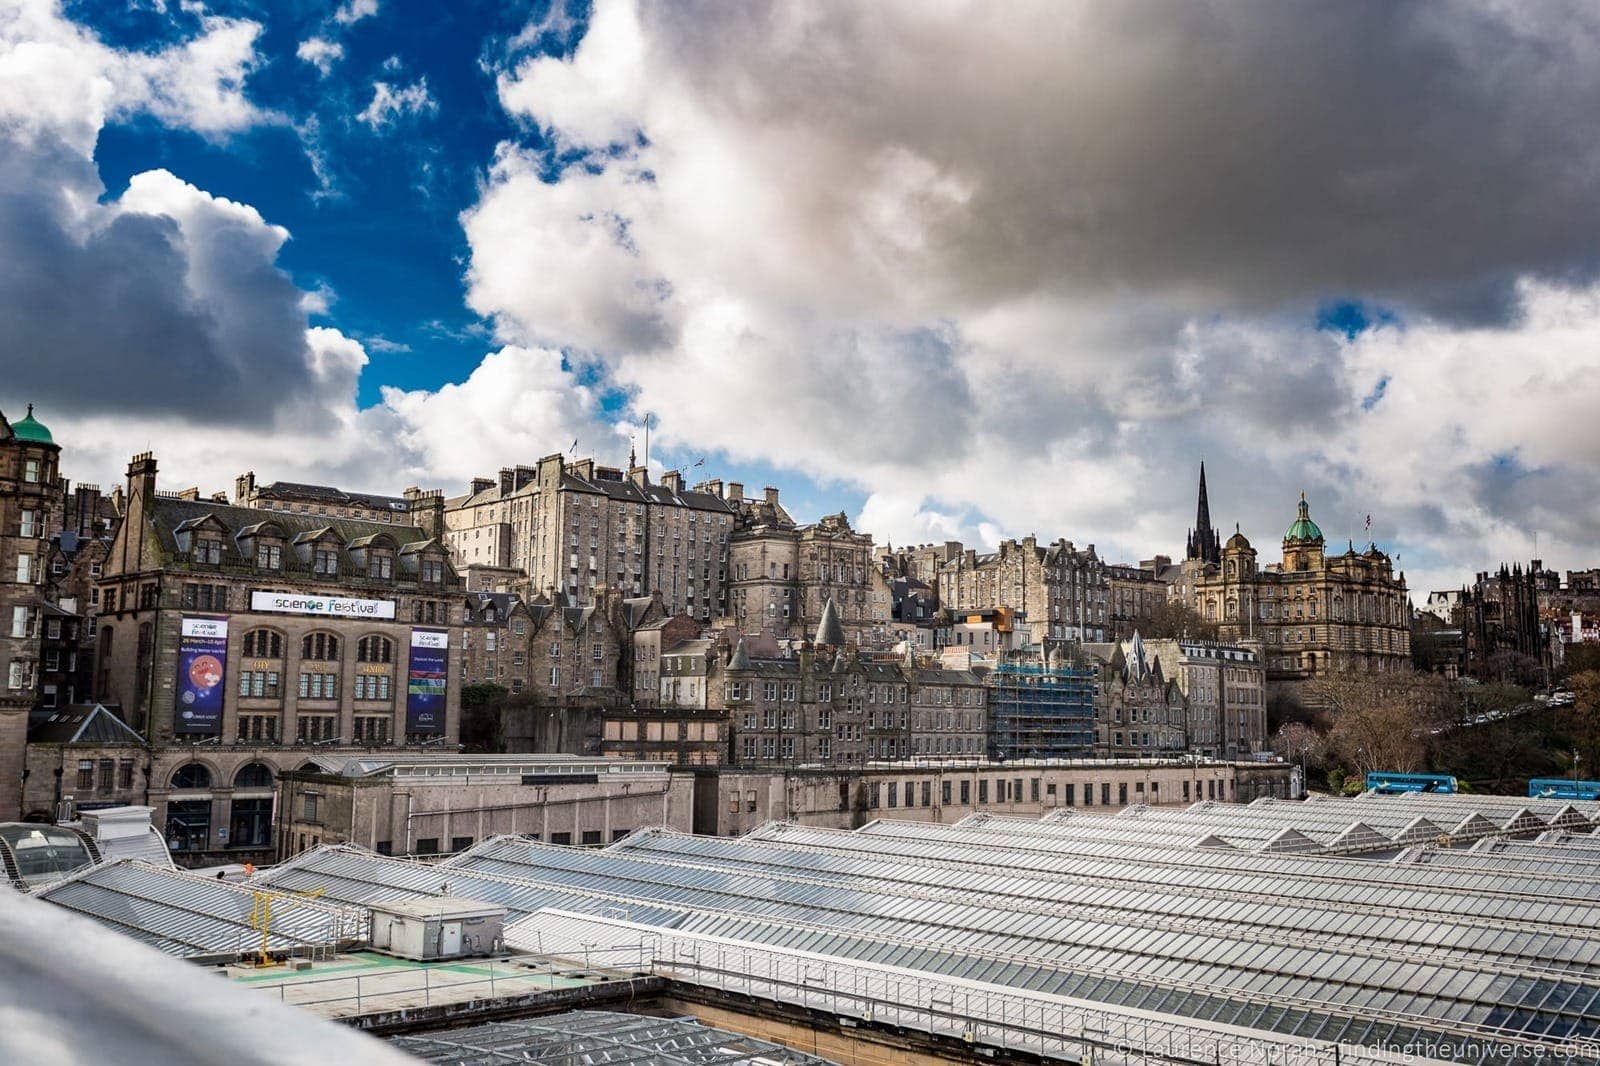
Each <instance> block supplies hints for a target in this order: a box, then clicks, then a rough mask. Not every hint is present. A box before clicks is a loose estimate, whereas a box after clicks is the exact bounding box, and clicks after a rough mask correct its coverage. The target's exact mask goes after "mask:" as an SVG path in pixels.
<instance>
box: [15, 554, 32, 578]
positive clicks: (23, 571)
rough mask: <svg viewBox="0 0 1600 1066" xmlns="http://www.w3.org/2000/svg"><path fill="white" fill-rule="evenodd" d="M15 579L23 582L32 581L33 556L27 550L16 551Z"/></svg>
mask: <svg viewBox="0 0 1600 1066" xmlns="http://www.w3.org/2000/svg"><path fill="white" fill-rule="evenodd" d="M17 580H18V581H21V582H25V583H26V582H31V581H33V556H31V555H29V554H28V553H27V552H18V553H17Z"/></svg>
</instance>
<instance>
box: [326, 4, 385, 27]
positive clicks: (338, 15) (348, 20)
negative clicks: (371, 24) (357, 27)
mask: <svg viewBox="0 0 1600 1066" xmlns="http://www.w3.org/2000/svg"><path fill="white" fill-rule="evenodd" d="M377 13H378V0H344V3H342V4H340V5H339V6H338V7H337V8H336V9H335V10H334V12H333V21H335V22H337V23H338V24H339V25H341V26H350V25H353V24H355V23H357V22H360V21H361V20H362V19H364V18H372V17H373V16H374V15H376V14H377Z"/></svg>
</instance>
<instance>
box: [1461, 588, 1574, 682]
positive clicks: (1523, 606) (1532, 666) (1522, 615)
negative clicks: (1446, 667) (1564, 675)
mask: <svg viewBox="0 0 1600 1066" xmlns="http://www.w3.org/2000/svg"><path fill="white" fill-rule="evenodd" d="M1555 577H1556V575H1554V574H1553V573H1552V572H1550V571H1547V570H1545V569H1544V567H1543V565H1542V564H1541V562H1540V560H1538V559H1535V560H1533V563H1532V565H1530V566H1529V567H1528V568H1527V569H1523V566H1522V564H1521V563H1516V564H1514V565H1512V566H1509V567H1508V566H1506V565H1504V564H1501V566H1500V569H1499V571H1497V572H1495V573H1492V574H1491V573H1490V572H1488V571H1483V572H1481V573H1479V574H1478V576H1477V580H1476V581H1474V582H1473V583H1472V585H1471V587H1469V588H1465V589H1462V590H1461V594H1460V597H1459V601H1458V603H1457V605H1456V615H1455V617H1456V620H1457V623H1458V624H1459V626H1460V628H1461V633H1462V641H1463V651H1464V653H1465V656H1466V668H1467V672H1468V673H1469V674H1471V675H1472V676H1473V677H1476V678H1479V679H1481V680H1486V681H1503V682H1509V683H1514V684H1542V683H1545V682H1546V681H1547V680H1548V677H1549V672H1550V669H1551V665H1552V664H1551V640H1550V629H1551V626H1550V624H1549V623H1550V622H1551V621H1553V619H1547V618H1546V617H1544V616H1543V614H1542V612H1541V610H1540V608H1541V599H1542V600H1544V601H1545V602H1547V603H1548V602H1550V600H1551V594H1550V591H1549V584H1550V581H1549V580H1548V578H1555ZM1541 578H1545V580H1541ZM1555 584H1556V586H1557V588H1559V584H1560V582H1559V578H1557V579H1556V580H1555ZM1541 585H1543V586H1544V588H1543V589H1541Z"/></svg>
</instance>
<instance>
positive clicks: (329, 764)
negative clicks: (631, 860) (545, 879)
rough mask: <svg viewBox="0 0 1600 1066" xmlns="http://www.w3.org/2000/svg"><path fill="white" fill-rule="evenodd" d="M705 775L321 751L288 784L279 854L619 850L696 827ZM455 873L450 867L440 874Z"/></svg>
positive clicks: (281, 797)
mask: <svg viewBox="0 0 1600 1066" xmlns="http://www.w3.org/2000/svg"><path fill="white" fill-rule="evenodd" d="M694 792H695V778H694V776H693V775H692V774H677V773H672V772H670V771H669V769H668V768H667V767H666V766H665V765H663V764H661V763H659V762H635V761H632V760H625V759H601V758H590V759H583V758H576V757H573V756H570V755H436V754H421V753H405V752H390V753H387V754H385V755H383V756H381V757H378V758H370V759H359V760H357V759H352V758H350V757H348V756H341V755H332V754H327V755H319V756H317V757H316V758H314V759H311V760H308V761H307V763H306V764H305V765H304V766H302V767H299V768H297V769H296V770H294V771H292V772H289V773H286V774H284V775H282V777H281V778H280V779H279V781H278V802H279V806H280V809H281V810H282V811H283V817H282V818H281V819H280V820H279V824H278V839H277V853H278V857H279V858H280V859H288V858H291V857H293V856H295V855H298V854H299V853H300V852H302V851H305V850H307V849H309V848H313V847H316V846H317V845H319V844H341V843H346V842H349V843H354V844H359V845H361V846H362V847H365V848H370V849H371V850H373V851H376V852H377V853H378V854H380V855H442V854H447V853H450V852H456V851H462V850H464V849H466V848H469V847H471V846H472V845H473V844H476V843H479V842H481V841H483V840H487V839H488V838H489V837H491V836H496V835H501V834H515V835H517V836H524V837H530V838H532V839H534V840H543V841H547V842H548V843H551V844H589V845H597V844H609V843H611V842H612V841H613V840H620V839H621V838H622V837H624V836H627V835H628V833H630V832H632V831H633V830H635V829H641V828H644V827H646V826H665V827H667V828H669V829H678V830H681V831H683V832H688V831H689V829H690V827H691V826H692V825H693V818H694ZM439 872H440V877H441V878H448V877H449V871H448V869H445V868H441V869H440V871H439Z"/></svg>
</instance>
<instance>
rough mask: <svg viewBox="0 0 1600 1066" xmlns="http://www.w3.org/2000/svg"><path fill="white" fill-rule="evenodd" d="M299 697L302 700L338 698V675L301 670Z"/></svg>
mask: <svg viewBox="0 0 1600 1066" xmlns="http://www.w3.org/2000/svg"><path fill="white" fill-rule="evenodd" d="M300 698H301V699H303V700H336V699H338V698H339V675H338V674H328V673H319V672H312V671H306V670H302V671H301V672H300Z"/></svg>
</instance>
